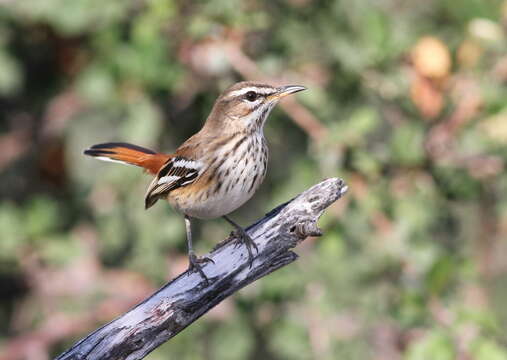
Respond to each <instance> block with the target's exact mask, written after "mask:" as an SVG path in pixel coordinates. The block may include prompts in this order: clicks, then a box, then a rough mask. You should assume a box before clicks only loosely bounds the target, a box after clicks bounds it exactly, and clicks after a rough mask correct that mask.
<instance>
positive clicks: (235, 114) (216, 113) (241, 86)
mask: <svg viewBox="0 0 507 360" xmlns="http://www.w3.org/2000/svg"><path fill="white" fill-rule="evenodd" d="M305 89H306V88H305V87H304V86H299V85H288V86H278V87H276V86H271V85H266V84H260V83H255V82H249V81H243V82H239V83H237V84H234V85H232V86H231V87H229V88H227V89H226V90H225V91H224V92H223V93H222V95H220V97H219V98H218V99H217V101H216V102H215V105H214V107H213V110H212V112H211V114H210V116H209V118H208V121H207V123H209V125H212V126H220V127H221V128H222V130H223V131H224V132H229V131H232V132H235V131H247V132H250V131H261V130H262V127H263V126H264V122H265V121H266V118H267V117H268V115H269V113H270V112H271V110H272V109H273V107H274V106H275V105H276V104H277V103H278V102H279V101H280V99H282V98H284V97H285V96H287V95H290V94H294V93H296V92H298V91H302V90H305Z"/></svg>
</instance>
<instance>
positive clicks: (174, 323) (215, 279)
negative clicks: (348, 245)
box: [57, 178, 347, 360]
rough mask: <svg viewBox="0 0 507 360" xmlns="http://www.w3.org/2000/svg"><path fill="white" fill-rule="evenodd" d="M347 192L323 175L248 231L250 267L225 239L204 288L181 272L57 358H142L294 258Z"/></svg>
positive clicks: (193, 275)
mask: <svg viewBox="0 0 507 360" xmlns="http://www.w3.org/2000/svg"><path fill="white" fill-rule="evenodd" d="M346 191H347V186H346V185H345V183H344V182H343V181H342V180H341V179H337V178H332V179H327V180H324V181H322V182H321V183H319V184H317V185H314V186H313V187H311V188H310V189H308V190H306V191H305V192H303V193H302V194H300V195H299V196H297V197H296V198H294V199H293V200H291V201H289V202H287V203H285V204H282V205H280V206H278V207H277V208H275V209H273V210H272V211H271V212H270V213H269V214H267V215H266V216H265V217H264V218H263V219H261V220H259V221H258V222H256V223H255V224H253V225H251V226H250V227H249V228H248V229H247V232H248V234H249V235H250V236H251V237H252V239H253V240H254V241H255V243H256V244H257V246H258V248H259V253H258V254H257V256H256V257H255V259H254V261H253V264H252V266H251V267H250V266H249V261H248V253H247V250H246V248H245V247H243V246H241V245H240V246H238V243H237V241H235V239H234V238H229V239H226V240H224V241H223V242H221V243H220V244H218V245H217V246H216V248H215V249H214V250H213V251H212V252H211V253H210V254H208V255H206V256H207V257H209V258H211V259H212V260H213V261H214V262H215V263H214V264H213V263H209V264H207V265H206V266H205V267H204V268H203V270H204V272H205V273H206V276H207V277H208V278H209V279H210V282H211V284H210V285H209V286H206V285H205V283H204V282H203V280H202V278H201V277H200V276H199V274H197V273H194V272H192V273H188V272H185V273H183V274H181V275H180V276H178V277H177V278H176V279H174V280H172V281H171V282H169V283H168V284H166V285H165V286H164V287H162V288H161V289H159V290H158V291H157V292H155V293H154V294H153V295H151V296H150V297H149V298H148V299H146V300H144V301H143V302H142V303H140V304H138V305H137V306H136V307H134V308H133V309H131V310H130V311H128V312H127V313H125V314H123V315H121V316H120V317H118V318H117V319H115V320H113V321H112V322H110V323H109V324H106V325H104V326H103V327H102V328H100V329H98V330H96V331H94V332H93V333H91V334H90V335H88V336H87V337H85V338H84V339H82V340H80V341H79V342H77V343H76V344H75V345H74V346H73V347H72V348H71V349H69V350H67V351H66V352H65V353H63V354H62V355H60V356H59V357H58V359H57V360H70V359H80V360H81V359H87V360H92V359H93V360H98V359H126V360H127V359H128V360H138V359H142V358H144V357H145V356H146V355H147V354H148V353H150V352H151V351H152V350H153V349H155V348H156V347H158V346H159V345H161V344H162V343H164V342H165V341H167V340H169V339H170V338H172V337H173V336H175V335H176V334H178V333H179V332H180V331H181V330H183V329H184V328H186V327H187V326H189V325H190V324H191V323H192V322H194V321H195V320H197V319H198V318H199V317H200V316H202V315H203V314H205V313H206V312H207V311H208V310H210V309H211V308H212V307H214V306H215V305H217V304H218V303H220V302H221V301H222V300H223V299H225V298H226V297H228V296H229V295H231V294H233V293H234V292H236V291H238V290H239V289H241V288H243V287H244V286H246V285H248V284H249V283H251V282H253V281H255V280H257V279H259V278H261V277H263V276H266V275H267V274H269V273H271V272H273V271H275V270H277V269H279V268H281V267H283V266H285V265H287V264H289V263H291V262H293V261H295V260H296V259H297V255H296V254H295V253H294V252H292V251H290V249H292V248H294V247H295V246H296V245H297V244H298V243H300V242H301V241H303V240H304V239H305V238H306V237H308V236H320V235H321V234H322V231H321V230H320V229H319V228H318V227H317V224H316V222H317V220H318V218H319V217H320V215H321V214H322V212H323V211H324V210H325V209H326V208H327V207H328V206H329V205H331V204H332V203H333V202H335V201H336V200H338V199H339V198H340V197H341V196H343V195H344V194H345V192H346Z"/></svg>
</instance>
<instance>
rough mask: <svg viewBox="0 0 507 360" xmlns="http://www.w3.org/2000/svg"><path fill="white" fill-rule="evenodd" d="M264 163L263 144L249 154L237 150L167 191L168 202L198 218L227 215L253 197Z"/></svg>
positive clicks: (264, 169)
mask: <svg viewBox="0 0 507 360" xmlns="http://www.w3.org/2000/svg"><path fill="white" fill-rule="evenodd" d="M259 144H260V145H264V144H263V143H259ZM247 155H248V154H247ZM266 166H267V149H266V147H265V145H264V146H263V147H262V148H260V149H259V150H258V151H256V152H254V153H253V154H252V156H250V157H248V156H241V153H239V155H238V157H237V158H233V157H231V158H228V160H227V161H226V162H224V163H223V164H221V166H219V167H217V168H215V169H210V171H209V172H208V173H207V174H206V176H203V177H201V178H199V180H198V181H196V182H195V183H193V184H191V185H190V186H188V187H185V188H181V190H180V189H176V190H174V191H172V192H171V193H169V196H168V200H169V203H170V204H171V205H172V206H173V207H174V208H175V209H176V210H177V211H179V212H182V213H184V214H187V215H189V216H191V217H196V218H199V219H211V218H217V217H220V216H223V215H227V214H229V213H230V212H232V211H234V210H236V209H237V208H239V207H240V206H241V205H243V204H244V203H245V202H246V201H248V200H249V199H250V198H251V197H252V196H253V194H254V193H255V191H256V190H257V189H258V188H259V186H260V185H261V183H262V181H263V180H264V177H265V175H266Z"/></svg>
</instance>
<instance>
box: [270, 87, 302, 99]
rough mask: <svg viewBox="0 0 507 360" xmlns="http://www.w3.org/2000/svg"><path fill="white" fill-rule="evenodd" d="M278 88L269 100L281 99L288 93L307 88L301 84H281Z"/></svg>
mask: <svg viewBox="0 0 507 360" xmlns="http://www.w3.org/2000/svg"><path fill="white" fill-rule="evenodd" d="M276 90H277V91H276V93H274V94H273V95H270V96H269V100H279V99H281V98H283V97H286V96H287V95H290V94H294V93H297V92H299V91H303V90H306V88H305V87H304V86H300V85H287V86H280V87H279V88H277V89H276Z"/></svg>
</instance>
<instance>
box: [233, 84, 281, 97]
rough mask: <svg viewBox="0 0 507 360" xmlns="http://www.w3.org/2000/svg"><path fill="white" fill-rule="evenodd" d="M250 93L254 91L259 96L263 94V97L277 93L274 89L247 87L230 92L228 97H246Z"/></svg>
mask: <svg viewBox="0 0 507 360" xmlns="http://www.w3.org/2000/svg"><path fill="white" fill-rule="evenodd" d="M249 91H254V92H256V93H257V94H262V95H269V94H272V93H274V92H275V90H274V89H272V88H265V87H257V86H249V87H246V88H243V89H239V90H234V91H232V92H230V93H229V95H228V96H227V97H232V96H240V95H245V94H246V93H247V92H249Z"/></svg>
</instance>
